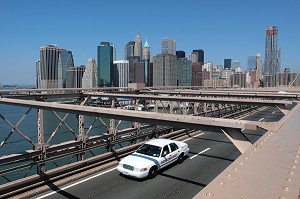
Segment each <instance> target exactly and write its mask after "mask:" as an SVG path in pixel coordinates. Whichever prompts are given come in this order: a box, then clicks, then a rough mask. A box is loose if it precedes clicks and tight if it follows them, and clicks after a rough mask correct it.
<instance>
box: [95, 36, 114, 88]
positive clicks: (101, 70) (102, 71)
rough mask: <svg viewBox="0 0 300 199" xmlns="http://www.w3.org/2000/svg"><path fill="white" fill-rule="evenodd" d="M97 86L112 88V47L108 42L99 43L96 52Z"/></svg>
mask: <svg viewBox="0 0 300 199" xmlns="http://www.w3.org/2000/svg"><path fill="white" fill-rule="evenodd" d="M97 59H98V86H99V87H105V86H108V87H110V86H114V79H113V78H114V65H113V47H112V46H111V44H110V43H109V42H101V43H100V46H98V51H97Z"/></svg>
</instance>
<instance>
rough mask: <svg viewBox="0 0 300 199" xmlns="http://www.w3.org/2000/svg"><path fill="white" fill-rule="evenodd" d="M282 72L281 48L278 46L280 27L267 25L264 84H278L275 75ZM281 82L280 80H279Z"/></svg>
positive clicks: (267, 85) (263, 72)
mask: <svg viewBox="0 0 300 199" xmlns="http://www.w3.org/2000/svg"><path fill="white" fill-rule="evenodd" d="M279 72H280V49H279V48H278V27H277V26H267V27H266V42H265V63H264V66H263V70H262V75H263V78H264V84H265V85H264V86H266V87H272V86H276V84H275V83H276V78H275V75H276V74H277V73H279ZM277 83H279V82H277Z"/></svg>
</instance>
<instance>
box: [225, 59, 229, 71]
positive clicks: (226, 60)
mask: <svg viewBox="0 0 300 199" xmlns="http://www.w3.org/2000/svg"><path fill="white" fill-rule="evenodd" d="M224 69H231V59H224Z"/></svg>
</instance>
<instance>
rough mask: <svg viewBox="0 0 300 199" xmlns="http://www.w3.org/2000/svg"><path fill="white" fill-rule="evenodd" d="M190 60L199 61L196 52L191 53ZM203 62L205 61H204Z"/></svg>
mask: <svg viewBox="0 0 300 199" xmlns="http://www.w3.org/2000/svg"><path fill="white" fill-rule="evenodd" d="M188 59H189V60H191V61H192V63H194V62H197V56H196V55H195V54H194V53H191V54H189V58H188ZM202 64H203V62H202Z"/></svg>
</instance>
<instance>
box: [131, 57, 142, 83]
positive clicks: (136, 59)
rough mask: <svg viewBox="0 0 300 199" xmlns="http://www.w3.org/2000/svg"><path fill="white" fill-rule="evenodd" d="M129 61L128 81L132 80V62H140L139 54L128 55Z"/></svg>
mask: <svg viewBox="0 0 300 199" xmlns="http://www.w3.org/2000/svg"><path fill="white" fill-rule="evenodd" d="M128 61H129V83H133V81H134V63H137V62H140V61H141V59H140V57H139V56H132V57H128Z"/></svg>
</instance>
